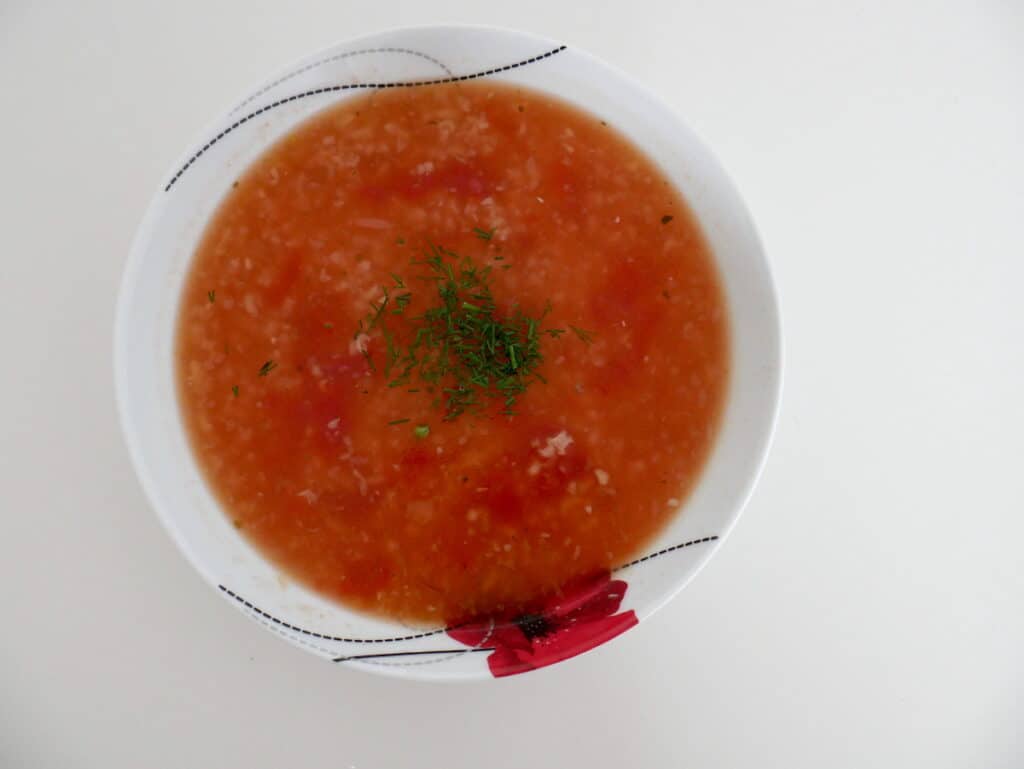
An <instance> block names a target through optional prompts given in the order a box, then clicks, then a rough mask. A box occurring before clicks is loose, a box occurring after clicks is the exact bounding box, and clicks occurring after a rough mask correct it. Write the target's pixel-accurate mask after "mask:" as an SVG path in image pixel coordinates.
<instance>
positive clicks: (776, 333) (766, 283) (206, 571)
mask: <svg viewBox="0 0 1024 769" xmlns="http://www.w3.org/2000/svg"><path fill="white" fill-rule="evenodd" d="M422 31H430V32H446V33H452V34H460V33H467V32H468V33H473V32H493V33H500V34H506V35H511V36H515V37H518V38H521V39H523V40H527V41H529V42H532V43H537V44H538V45H542V46H547V50H552V49H555V48H558V47H560V46H561V47H568V48H569V49H570V50H571V51H572V53H573V55H574V56H576V57H578V58H581V59H583V60H585V61H586V63H587V65H588V66H596V67H598V68H603V69H605V70H606V71H610V72H612V73H614V74H615V75H616V76H618V78H619V79H620V81H621V83H622V84H623V85H625V86H627V87H628V89H629V90H631V91H634V92H636V93H637V94H638V95H640V96H642V97H644V98H646V99H648V100H650V101H652V102H655V103H657V104H658V105H660V107H661V108H663V109H664V110H665V111H666V113H667V114H669V115H670V116H671V117H672V119H674V120H675V121H676V122H677V123H679V124H680V125H682V126H683V127H685V128H686V130H687V131H688V132H689V134H690V138H691V139H692V140H693V142H694V143H695V144H696V145H697V146H698V147H699V148H700V150H701V151H702V152H703V154H704V156H705V160H706V162H708V163H709V164H710V165H711V166H712V167H714V168H715V170H716V171H717V172H718V174H719V175H720V177H721V181H722V183H723V184H724V185H725V186H726V187H727V188H728V190H729V191H730V192H731V193H732V194H733V196H734V197H735V199H736V200H737V201H738V203H739V206H738V207H737V209H736V211H735V212H734V213H735V214H736V215H738V216H741V217H742V218H743V219H744V220H745V224H746V226H747V227H748V228H749V233H750V236H751V238H752V240H753V244H754V246H756V248H755V251H756V257H757V259H758V261H759V263H760V264H759V267H760V269H761V270H762V273H763V275H762V280H761V281H760V282H761V284H762V289H763V290H764V291H765V294H766V298H767V300H768V301H767V309H768V311H769V315H770V316H771V320H772V327H771V329H770V330H769V331H770V334H769V336H770V337H771V339H772V341H773V342H774V346H775V350H774V355H773V356H772V357H773V359H774V362H775V365H774V366H773V367H772V370H771V372H770V378H769V386H770V388H771V392H770V400H769V403H770V405H769V406H768V407H767V421H766V423H765V425H764V426H763V428H762V429H760V430H759V431H758V432H757V433H756V434H755V435H754V436H753V437H752V439H751V444H752V449H751V453H752V456H756V460H755V462H754V464H753V467H752V469H751V471H750V472H749V473H747V474H746V476H745V478H744V480H743V482H742V483H741V484H740V487H741V488H740V492H739V495H738V500H737V502H736V504H735V505H734V506H733V509H732V510H731V511H730V512H729V513H728V514H725V515H724V516H723V520H724V526H723V527H722V528H721V530H720V531H719V532H718V534H717V535H716V537H715V538H714V541H711V542H709V544H708V546H707V547H706V548H703V549H702V551H701V553H700V555H699V556H698V557H697V559H696V561H695V563H694V565H693V566H692V567H691V568H690V569H689V570H688V571H686V572H685V573H684V574H682V575H681V576H680V577H679V578H678V579H675V580H674V581H673V582H672V584H671V585H670V586H669V587H668V588H667V589H665V590H664V591H661V592H659V594H658V596H657V598H656V599H655V600H653V601H651V602H650V603H649V604H648V605H647V606H646V607H645V611H644V612H643V613H642V614H641V613H640V612H638V613H637V619H638V622H637V624H639V623H640V622H642V621H643V620H645V619H647V618H648V617H650V616H651V615H653V614H654V613H655V612H657V611H659V610H660V609H662V608H663V607H664V606H665V605H666V604H668V603H669V602H670V601H671V600H672V599H673V598H675V597H676V596H677V595H678V594H679V593H680V592H681V591H682V590H683V589H684V588H685V587H686V586H687V585H689V583H690V582H691V581H692V580H693V579H694V577H696V576H697V574H699V573H700V572H701V571H702V570H703V568H704V567H705V566H706V565H707V563H708V561H710V560H711V558H712V557H713V556H714V555H715V554H716V553H717V552H718V550H719V548H721V547H722V545H723V544H724V542H725V540H726V539H727V538H728V537H729V535H730V534H731V533H732V531H733V530H734V529H735V527H736V524H737V523H738V521H739V519H740V517H741V516H742V514H743V512H744V510H745V509H746V507H747V505H748V504H749V502H750V499H751V497H752V496H753V493H754V491H755V489H756V487H757V484H758V482H759V480H760V478H761V476H762V474H763V472H764V469H765V466H766V464H767V461H768V455H769V453H770V450H771V446H772V443H773V441H774V437H775V432H776V429H777V427H778V422H779V414H780V410H781V403H782V391H783V384H784V372H785V347H784V339H785V337H784V335H783V322H782V313H781V303H780V301H779V294H778V284H777V281H776V278H775V274H774V269H773V266H772V262H771V260H770V259H769V257H768V254H767V252H766V250H765V248H764V244H763V240H762V238H761V234H760V231H759V230H758V228H757V226H756V222H755V221H754V218H753V216H752V214H751V212H750V210H749V208H748V206H747V205H746V201H745V200H744V199H743V198H742V196H741V195H740V193H739V190H738V188H737V186H736V184H735V183H734V182H733V179H732V176H731V175H730V174H729V173H728V172H727V170H726V168H725V167H724V165H723V164H722V162H721V161H720V159H719V158H718V156H717V155H716V154H715V153H714V152H713V151H712V150H711V148H710V145H709V144H708V143H707V142H706V141H705V140H704V139H703V137H702V136H701V135H700V134H698V133H697V132H696V131H695V130H694V129H693V128H692V127H691V126H690V124H689V123H688V122H686V121H685V120H683V118H682V116H681V115H680V114H679V112H678V110H677V109H676V108H674V107H673V106H672V105H670V104H669V103H667V102H666V101H664V100H663V99H662V98H661V97H660V96H659V95H658V94H657V93H656V92H654V91H653V90H652V89H651V88H650V87H648V86H646V85H645V84H643V83H642V82H640V81H639V80H637V79H636V78H634V77H633V76H632V75H630V74H628V73H626V72H624V71H623V70H622V69H620V68H619V67H617V66H615V65H614V64H611V63H609V62H607V61H606V60H604V59H602V58H600V57H598V56H596V55H594V54H592V53H590V52H589V51H587V50H586V49H583V48H578V47H575V46H568V45H567V44H564V43H562V42H560V41H559V40H555V39H552V38H548V37H546V36H543V35H538V34H535V33H533V32H530V31H525V30H520V29H515V28H511V27H505V26H500V25H488V24H465V23H438V24H417V25H397V26H391V27H386V28H381V29H377V30H374V31H371V32H367V33H364V34H359V35H356V36H353V37H346V38H342V39H339V40H337V41H335V42H333V43H330V44H328V45H325V46H321V47H319V48H317V49H316V50H313V51H311V52H309V53H307V54H304V55H302V56H299V57H296V58H294V59H291V60H289V61H288V62H286V63H285V64H284V65H283V66H278V67H275V68H274V69H273V70H272V71H271V72H270V74H269V75H267V76H264V77H263V78H262V79H260V80H259V81H257V82H256V83H254V84H253V85H252V86H251V87H250V88H247V89H245V90H244V91H243V92H242V94H241V95H240V96H239V97H237V98H236V99H235V100H234V101H233V102H231V106H228V107H227V108H225V109H222V110H220V111H219V112H218V113H217V115H216V116H215V117H214V118H213V119H212V120H209V121H206V122H205V123H203V125H202V126H201V128H200V129H199V130H197V131H195V132H194V133H193V134H192V138H191V140H190V141H189V142H188V143H187V144H186V145H185V149H184V150H183V151H182V152H180V153H178V154H177V155H175V156H174V158H173V160H172V162H171V163H170V164H169V167H168V170H167V171H165V172H164V174H163V175H162V176H161V177H160V183H159V185H158V187H157V189H156V191H155V192H154V194H153V195H152V197H151V198H150V200H149V202H148V203H147V206H146V210H145V213H144V214H143V217H142V219H141V221H140V223H139V224H138V226H137V228H136V231H135V235H134V237H133V238H132V241H131V245H130V247H129V251H128V257H127V259H126V261H125V264H124V267H123V270H122V274H121V279H120V281H119V284H118V294H117V302H116V310H115V314H114V323H113V329H112V330H113V348H114V349H113V353H114V354H113V373H114V385H115V387H114V389H115V400H116V404H117V414H118V421H119V424H120V428H121V434H122V436H123V439H124V442H125V445H126V447H127V449H128V455H129V458H130V461H131V465H132V469H133V470H134V473H135V476H136V477H137V478H138V480H139V484H140V486H141V487H142V490H143V493H144V495H145V498H146V501H147V502H148V504H149V507H150V508H151V509H152V510H153V512H155V513H156V516H157V518H158V519H159V520H160V523H161V525H162V527H163V528H164V530H165V531H166V532H167V533H168V534H169V535H170V537H171V539H172V540H173V541H174V543H175V545H176V546H177V549H178V551H179V553H180V554H181V555H183V556H184V557H185V559H186V560H187V561H188V563H189V564H190V565H191V566H192V568H194V569H195V570H196V571H197V572H198V573H199V574H200V576H201V577H202V579H203V580H204V581H205V582H206V583H207V584H208V585H209V586H210V587H211V588H213V590H214V591H215V592H216V593H217V594H219V595H221V596H222V597H223V598H224V600H226V601H228V602H229V603H231V604H232V605H235V602H234V601H233V600H232V598H231V597H230V596H228V595H225V593H224V591H223V588H222V586H221V584H220V580H219V578H218V577H217V576H216V575H215V574H214V572H213V570H212V569H211V567H209V566H208V565H207V564H206V562H205V561H204V560H203V559H202V558H200V557H199V556H198V555H197V554H196V553H195V552H194V550H193V548H192V546H191V544H190V543H189V542H188V541H187V540H186V538H185V536H184V534H183V532H182V531H181V529H180V528H179V527H178V526H177V525H176V524H175V521H174V515H173V514H172V511H170V510H169V509H168V504H167V503H165V502H164V501H163V499H162V493H161V491H160V484H159V483H158V482H157V481H156V480H155V478H154V476H153V474H152V471H151V470H150V466H149V464H148V462H147V460H146V458H145V451H144V449H143V448H142V446H141V438H140V435H139V433H138V431H137V430H136V428H135V425H134V424H133V418H132V415H131V413H130V411H129V407H128V397H127V393H128V391H129V389H130V385H129V384H128V382H127V379H128V372H127V369H128V367H127V366H126V365H125V361H126V358H127V355H128V353H127V348H128V345H127V340H126V333H127V320H128V317H129V315H130V305H131V299H132V297H133V296H134V293H135V291H136V285H137V283H138V277H139V275H140V274H141V272H142V271H143V270H144V269H145V262H146V259H145V255H146V250H147V249H146V244H147V242H148V240H149V237H150V234H151V230H152V229H153V227H154V225H155V222H156V221H157V220H158V219H159V218H160V215H161V208H162V205H161V204H162V197H161V193H162V192H163V191H164V188H165V184H166V182H167V181H168V180H173V179H174V178H176V176H175V175H176V173H178V171H179V170H181V169H183V168H184V167H185V166H186V165H187V163H188V161H189V160H190V158H194V157H195V156H196V152H197V150H199V148H201V147H202V146H203V143H204V140H205V139H206V138H207V137H209V136H211V135H212V134H213V133H214V132H215V129H216V128H217V127H218V126H221V125H223V124H224V121H225V119H226V118H227V117H228V116H229V115H231V114H232V112H233V111H234V110H236V109H237V107H238V105H239V104H240V103H242V101H243V100H244V99H246V98H250V97H251V96H252V95H253V94H256V93H258V92H259V90H260V89H261V88H265V87H266V86H268V84H270V83H272V82H273V81H274V80H275V79H276V78H278V77H280V76H281V75H284V74H286V73H290V72H293V71H295V70H297V69H299V68H300V67H302V66H304V65H306V64H307V63H310V62H312V61H315V60H317V59H319V58H321V57H323V56H326V55H328V54H330V53H331V52H333V51H337V50H339V49H341V48H342V47H344V46H351V45H354V44H358V43H360V42H362V41H370V40H374V39H377V38H380V37H382V36H385V35H390V34H402V33H415V32H422ZM540 90H543V88H541V89H540ZM581 108H583V109H586V107H585V106H584V105H581ZM268 146H269V145H268ZM716 440H717V438H716ZM338 610H339V611H342V612H345V611H350V610H348V609H346V608H345V607H342V606H338ZM275 635H277V634H276V633H275ZM285 639H286V640H289V641H291V642H292V645H294V646H297V647H298V648H300V649H302V650H303V651H306V652H307V653H308V652H309V651H310V650H308V649H306V648H305V647H303V646H301V645H299V644H297V643H295V642H294V641H292V639H291V638H290V637H287V636H285ZM608 640H614V638H611V639H608ZM607 642H608V641H604V642H602V643H600V644H598V645H597V646H604V645H605V644H606V643H607ZM597 646H595V647H593V648H597ZM592 650H593V649H586V650H584V651H582V652H580V653H578V654H575V655H573V656H572V657H569V658H566V659H564V660H561V661H560V662H559V663H558V664H564V663H565V662H569V661H571V660H572V659H574V658H575V657H580V656H583V654H587V653H589V651H592ZM554 666H555V665H550V666H548V667H554ZM349 667H353V668H355V669H358V670H361V671H363V672H367V673H373V674H374V675H384V676H388V677H395V678H402V679H406V680H429V681H467V680H480V679H490V678H491V676H489V675H486V673H481V674H456V673H448V674H445V675H442V676H420V675H415V674H410V672H409V671H408V669H406V668H397V667H396V668H392V667H373V668H371V667H369V666H366V665H352V666H349ZM539 669H540V668H537V670H539ZM533 672H536V671H533Z"/></svg>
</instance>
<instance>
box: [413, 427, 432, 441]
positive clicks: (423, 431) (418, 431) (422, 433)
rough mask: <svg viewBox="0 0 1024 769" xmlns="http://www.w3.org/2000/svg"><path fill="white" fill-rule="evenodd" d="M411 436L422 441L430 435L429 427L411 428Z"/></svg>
mask: <svg viewBox="0 0 1024 769" xmlns="http://www.w3.org/2000/svg"><path fill="white" fill-rule="evenodd" d="M412 434H413V435H415V436H416V437H417V438H419V439H420V440H423V439H424V438H426V437H427V436H428V435H430V425H416V427H414V428H412Z"/></svg>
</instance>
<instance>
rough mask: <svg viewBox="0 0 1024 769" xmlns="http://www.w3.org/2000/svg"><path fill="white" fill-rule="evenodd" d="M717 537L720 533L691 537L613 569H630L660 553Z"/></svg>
mask: <svg viewBox="0 0 1024 769" xmlns="http://www.w3.org/2000/svg"><path fill="white" fill-rule="evenodd" d="M716 539H718V535H717V534H716V535H715V536H713V537H702V538H701V539H691V540H690V541H689V542H682V543H680V544H678V545H672V547H666V548H665V549H664V550H658V551H656V552H653V553H649V554H648V555H645V556H644V557H643V558H637V559H636V560H635V561H630V562H629V563H624V564H622V566H616V567H615V568H614V569H612V571H622V570H623V569H628V568H629V567H630V566H636V565H637V564H639V563H643V562H644V561H649V560H651V559H652V558H657V557H658V556H659V555H665V554H667V553H672V552H674V551H676V550H682V549H683V548H684V547H692V546H693V545H702V544H704V543H705V542H714V541H715V540H716Z"/></svg>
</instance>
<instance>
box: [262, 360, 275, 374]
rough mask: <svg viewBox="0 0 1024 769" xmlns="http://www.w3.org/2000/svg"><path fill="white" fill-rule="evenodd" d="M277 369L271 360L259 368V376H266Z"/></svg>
mask: <svg viewBox="0 0 1024 769" xmlns="http://www.w3.org/2000/svg"><path fill="white" fill-rule="evenodd" d="M276 368H277V364H276V363H274V361H272V360H268V361H267V362H266V363H264V364H263V365H262V366H260V376H266V375H267V374H269V373H270V372H271V371H273V370H274V369H276Z"/></svg>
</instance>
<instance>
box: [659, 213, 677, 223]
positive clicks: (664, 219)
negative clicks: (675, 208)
mask: <svg viewBox="0 0 1024 769" xmlns="http://www.w3.org/2000/svg"><path fill="white" fill-rule="evenodd" d="M674 218H675V217H674V216H671V215H670V214H665V215H664V216H663V217H661V223H662V224H668V223H669V222H671V221H672V220H673V219H674Z"/></svg>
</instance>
